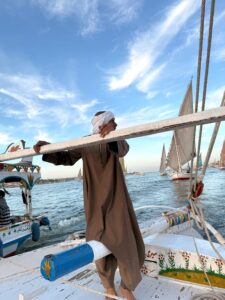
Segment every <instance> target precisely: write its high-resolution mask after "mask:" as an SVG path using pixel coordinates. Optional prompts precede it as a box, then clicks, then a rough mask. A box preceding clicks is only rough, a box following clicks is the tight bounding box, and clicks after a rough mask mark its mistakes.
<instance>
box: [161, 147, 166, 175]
mask: <svg viewBox="0 0 225 300" xmlns="http://www.w3.org/2000/svg"><path fill="white" fill-rule="evenodd" d="M166 167H167V162H166V149H165V145H164V144H163V148H162V155H161V162H160V168H159V173H160V175H161V176H163V175H166Z"/></svg>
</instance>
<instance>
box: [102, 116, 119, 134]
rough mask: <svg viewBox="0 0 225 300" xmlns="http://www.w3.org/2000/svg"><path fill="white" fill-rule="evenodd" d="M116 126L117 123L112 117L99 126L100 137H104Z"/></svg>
mask: <svg viewBox="0 0 225 300" xmlns="http://www.w3.org/2000/svg"><path fill="white" fill-rule="evenodd" d="M116 127H117V124H116V122H115V119H112V120H110V121H109V122H108V123H107V124H105V125H102V126H99V130H100V132H99V134H100V136H101V137H105V136H106V135H107V134H109V133H110V132H111V131H113V130H115V129H116Z"/></svg>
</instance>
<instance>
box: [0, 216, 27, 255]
mask: <svg viewBox="0 0 225 300" xmlns="http://www.w3.org/2000/svg"><path fill="white" fill-rule="evenodd" d="M31 225H32V222H31V221H24V222H21V223H19V224H13V225H11V226H7V227H3V228H0V257H8V256H11V255H14V254H15V253H16V251H17V249H18V248H19V246H20V245H21V244H22V243H24V242H25V241H26V240H27V239H29V238H31V236H32V230H31Z"/></svg>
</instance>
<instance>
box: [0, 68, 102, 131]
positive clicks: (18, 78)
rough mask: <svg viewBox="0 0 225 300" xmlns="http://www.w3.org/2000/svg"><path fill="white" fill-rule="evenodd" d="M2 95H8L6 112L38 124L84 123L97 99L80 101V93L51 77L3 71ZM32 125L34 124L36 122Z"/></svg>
mask: <svg viewBox="0 0 225 300" xmlns="http://www.w3.org/2000/svg"><path fill="white" fill-rule="evenodd" d="M0 82H1V84H0V95H4V97H5V96H7V97H8V98H9V100H10V101H8V102H7V106H6V107H5V110H4V114H5V115H7V116H11V117H13V118H14V120H15V119H17V120H19V119H20V121H21V119H22V120H23V122H24V124H26V121H27V120H28V119H29V120H32V121H33V122H32V123H36V124H38V126H42V127H44V126H47V125H48V124H53V123H54V122H57V123H59V124H60V125H61V126H63V127H64V126H67V125H70V124H77V123H78V122H80V123H82V122H84V121H85V120H86V115H85V114H86V113H87V111H88V109H89V108H90V107H93V106H94V105H95V104H96V103H97V101H96V100H91V101H89V102H87V103H83V102H82V101H81V100H79V101H78V97H77V93H76V92H75V91H73V90H68V89H66V88H65V87H63V86H61V85H60V84H58V83H57V82H55V81H53V80H52V79H50V78H46V77H41V76H37V75H33V74H29V75H24V74H19V75H11V74H3V73H0ZM33 127H35V126H34V125H33Z"/></svg>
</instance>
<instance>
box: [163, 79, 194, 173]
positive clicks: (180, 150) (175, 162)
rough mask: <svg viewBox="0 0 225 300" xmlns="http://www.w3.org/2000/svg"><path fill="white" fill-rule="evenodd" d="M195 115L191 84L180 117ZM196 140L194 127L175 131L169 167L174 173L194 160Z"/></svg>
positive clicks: (168, 160)
mask: <svg viewBox="0 0 225 300" xmlns="http://www.w3.org/2000/svg"><path fill="white" fill-rule="evenodd" d="M192 113H193V97H192V83H190V84H189V86H188V89H187V92H186V95H185V97H184V100H183V103H182V105H181V108H180V112H179V116H183V115H188V114H192ZM193 139H194V127H188V128H184V129H178V130H175V131H174V134H173V138H172V142H171V145H170V150H169V154H168V158H167V165H168V166H169V167H170V168H171V169H173V170H174V171H177V172H178V171H181V168H182V166H183V165H184V164H186V163H187V162H188V161H190V160H191V158H192V143H193Z"/></svg>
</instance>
